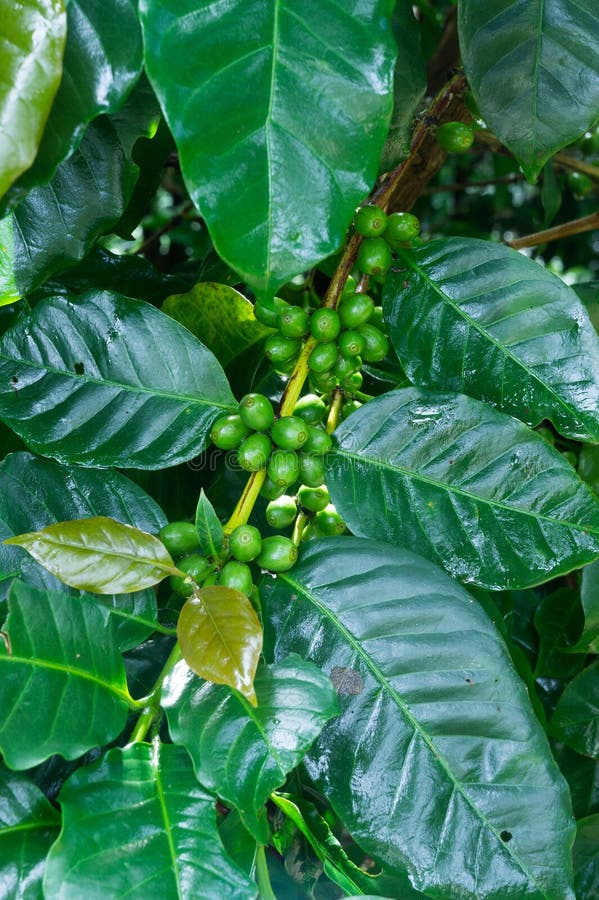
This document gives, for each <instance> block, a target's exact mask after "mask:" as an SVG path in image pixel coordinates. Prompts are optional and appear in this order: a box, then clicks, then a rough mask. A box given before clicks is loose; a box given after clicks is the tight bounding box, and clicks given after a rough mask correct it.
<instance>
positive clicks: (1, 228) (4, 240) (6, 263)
mask: <svg viewBox="0 0 599 900" xmlns="http://www.w3.org/2000/svg"><path fill="white" fill-rule="evenodd" d="M20 299H21V295H20V293H19V291H18V290H17V282H16V280H15V267H14V235H13V219H12V216H6V218H4V219H0V306H8V304H10V303H16V301H17V300H20Z"/></svg>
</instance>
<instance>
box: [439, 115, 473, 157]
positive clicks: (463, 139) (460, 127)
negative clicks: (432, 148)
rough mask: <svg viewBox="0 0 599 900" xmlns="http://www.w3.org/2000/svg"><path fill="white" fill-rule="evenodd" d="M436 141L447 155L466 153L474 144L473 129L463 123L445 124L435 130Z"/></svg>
mask: <svg viewBox="0 0 599 900" xmlns="http://www.w3.org/2000/svg"><path fill="white" fill-rule="evenodd" d="M437 140H438V141H439V143H440V145H441V146H442V147H443V149H444V150H446V151H447V153H466V151H467V150H469V149H470V147H471V146H472V144H473V143H474V129H473V128H472V126H471V125H465V124H464V123H463V122H445V124H444V125H439V127H438V128H437Z"/></svg>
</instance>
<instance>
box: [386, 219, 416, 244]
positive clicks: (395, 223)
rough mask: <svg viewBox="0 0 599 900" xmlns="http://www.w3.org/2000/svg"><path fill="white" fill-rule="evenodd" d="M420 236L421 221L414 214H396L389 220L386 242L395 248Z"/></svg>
mask: <svg viewBox="0 0 599 900" xmlns="http://www.w3.org/2000/svg"><path fill="white" fill-rule="evenodd" d="M419 234H420V219H418V218H416V216H413V215H412V213H407V212H395V213H391V215H390V216H389V218H388V219H387V229H386V231H385V240H386V241H387V243H389V244H391V246H393V245H394V244H402V243H404V241H411V240H413V239H414V238H415V237H418V235H419Z"/></svg>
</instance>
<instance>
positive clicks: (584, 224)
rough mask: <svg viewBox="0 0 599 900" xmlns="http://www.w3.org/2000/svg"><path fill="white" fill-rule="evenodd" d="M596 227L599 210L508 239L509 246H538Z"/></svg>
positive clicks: (598, 224)
mask: <svg viewBox="0 0 599 900" xmlns="http://www.w3.org/2000/svg"><path fill="white" fill-rule="evenodd" d="M595 228H599V211H597V212H594V213H591V215H590V216H583V217H582V218H581V219H573V220H572V221H571V222H564V223H563V224H562V225H554V226H553V228H545V229H544V231H537V232H535V233H534V234H526V235H524V237H521V238H516V240H514V241H508V247H512V248H513V249H514V250H520V249H522V248H523V247H536V246H537V245H538V244H545V243H547V242H548V241H557V240H559V239H560V238H564V237H570V235H573V234H582V232H584V231H593V230H594V229H595Z"/></svg>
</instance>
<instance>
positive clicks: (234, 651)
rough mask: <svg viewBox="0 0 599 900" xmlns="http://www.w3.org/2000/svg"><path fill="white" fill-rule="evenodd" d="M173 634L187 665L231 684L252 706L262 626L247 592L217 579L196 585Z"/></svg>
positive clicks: (216, 679)
mask: <svg viewBox="0 0 599 900" xmlns="http://www.w3.org/2000/svg"><path fill="white" fill-rule="evenodd" d="M177 637H178V639H179V644H180V645H181V653H182V655H183V659H184V660H185V662H186V663H187V665H188V666H189V668H190V669H192V670H193V671H194V672H195V673H196V674H197V675H200V677H201V678H205V679H206V681H213V682H215V683H216V684H226V685H228V686H229V687H232V688H235V690H237V691H239V693H240V694H242V695H243V696H244V697H246V698H247V699H248V700H249V702H250V703H251V705H252V706H256V704H257V699H256V692H255V690H254V676H255V674H256V668H257V666H258V662H259V660H260V653H261V651H262V626H261V625H260V622H259V621H258V616H257V615H256V612H255V610H254V607H253V606H252V604H251V603H250V601H249V600H248V598H247V597H246V596H244V595H243V594H242V593H240V592H239V591H236V590H234V589H233V588H229V587H223V585H218V584H215V585H209V586H207V587H203V588H200V589H199V590H195V591H194V593H193V594H192V595H191V597H190V598H189V599H188V600H187V601H186V603H185V605H184V607H183V609H182V610H181V614H180V616H179V620H178V622H177Z"/></svg>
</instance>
